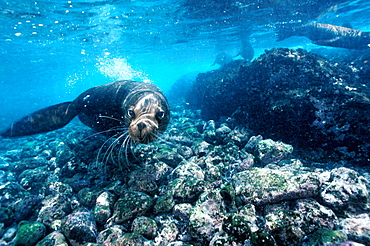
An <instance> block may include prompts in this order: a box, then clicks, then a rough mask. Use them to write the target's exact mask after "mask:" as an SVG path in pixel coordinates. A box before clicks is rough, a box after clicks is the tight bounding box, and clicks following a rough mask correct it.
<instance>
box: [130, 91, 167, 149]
mask: <svg viewBox="0 0 370 246" xmlns="http://www.w3.org/2000/svg"><path fill="white" fill-rule="evenodd" d="M130 99H131V100H130V102H129V103H127V102H126V105H128V106H127V107H126V115H125V125H126V126H127V128H128V133H129V136H130V137H131V139H132V140H134V141H135V142H138V143H144V144H147V143H150V142H153V141H154V140H156V139H157V137H158V135H159V134H161V133H163V132H164V131H165V130H166V128H167V125H168V123H169V121H170V110H169V106H168V102H167V100H166V98H165V97H164V95H163V94H162V92H160V91H154V90H153V91H151V90H145V91H135V92H133V95H132V96H131V97H130Z"/></svg>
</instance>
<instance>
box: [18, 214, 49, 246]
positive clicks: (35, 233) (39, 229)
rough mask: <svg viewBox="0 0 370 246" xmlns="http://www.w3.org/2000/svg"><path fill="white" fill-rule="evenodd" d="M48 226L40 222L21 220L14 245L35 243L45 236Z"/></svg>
mask: <svg viewBox="0 0 370 246" xmlns="http://www.w3.org/2000/svg"><path fill="white" fill-rule="evenodd" d="M45 233H46V228H45V226H44V225H43V224H42V223H40V222H35V221H33V222H31V221H25V220H23V221H21V222H20V223H19V225H18V230H17V236H16V237H15V240H14V246H23V245H34V244H36V243H37V242H38V241H39V240H40V239H41V238H43V237H44V236H45Z"/></svg>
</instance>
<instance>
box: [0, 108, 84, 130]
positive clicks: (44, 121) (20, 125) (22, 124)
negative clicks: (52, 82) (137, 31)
mask: <svg viewBox="0 0 370 246" xmlns="http://www.w3.org/2000/svg"><path fill="white" fill-rule="evenodd" d="M77 114H78V111H77V110H76V108H75V107H74V105H73V102H65V103H60V104H57V105H53V106H50V107H47V108H44V109H41V110H39V111H36V112H34V113H32V114H30V115H28V116H25V117H23V118H22V119H20V120H19V121H17V122H15V123H13V124H11V126H10V127H9V128H8V129H7V130H5V131H4V132H2V133H0V135H1V136H3V137H20V136H26V135H32V134H36V133H42V132H48V131H52V130H55V129H58V128H61V127H63V126H65V125H67V124H68V123H69V122H70V121H71V120H72V119H73V118H74V117H75V116H77Z"/></svg>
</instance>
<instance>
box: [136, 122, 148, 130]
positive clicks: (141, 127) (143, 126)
mask: <svg viewBox="0 0 370 246" xmlns="http://www.w3.org/2000/svg"><path fill="white" fill-rule="evenodd" d="M145 127H146V125H145V124H144V123H142V122H140V123H137V128H139V131H142V130H143V129H144V128H145Z"/></svg>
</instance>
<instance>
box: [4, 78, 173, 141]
mask: <svg viewBox="0 0 370 246" xmlns="http://www.w3.org/2000/svg"><path fill="white" fill-rule="evenodd" d="M76 116H78V117H79V119H80V120H81V122H82V123H84V124H85V125H87V126H89V127H91V128H92V129H94V130H96V131H97V132H99V133H104V134H106V135H108V136H113V137H118V136H120V135H121V134H122V133H123V132H127V131H128V133H129V135H130V137H131V138H132V139H133V140H134V141H136V142H139V143H148V142H152V141H153V140H154V139H156V137H157V136H158V134H160V133H162V132H163V131H165V129H166V127H167V125H168V122H169V119H170V112H169V106H168V102H167V100H166V98H165V97H164V95H163V93H162V92H161V90H160V89H159V88H158V87H157V86H155V85H154V84H148V83H141V82H134V81H117V82H113V83H110V84H106V85H102V86H97V87H93V88H91V89H88V90H87V91H85V92H83V93H82V94H81V95H79V96H78V97H77V98H76V99H75V100H74V101H72V102H65V103H61V104H57V105H54V106H50V107H48V108H45V109H41V110H39V111H37V112H35V113H33V114H30V115H28V116H26V117H24V118H22V119H21V120H19V121H17V122H15V123H13V124H12V125H11V126H10V127H9V128H8V129H7V130H6V131H4V132H3V133H1V135H2V136H3V137H18V136H25V135H32V134H36V133H41V132H47V131H52V130H55V129H58V128H61V127H63V126H65V125H66V124H68V123H69V122H70V121H71V120H72V119H73V118H74V117H76Z"/></svg>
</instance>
